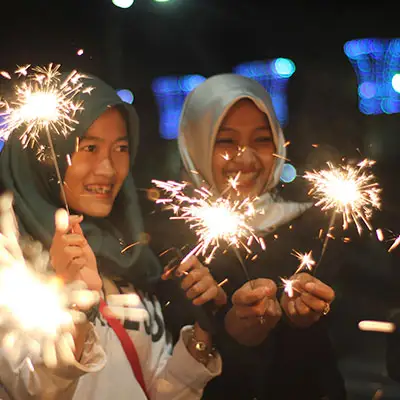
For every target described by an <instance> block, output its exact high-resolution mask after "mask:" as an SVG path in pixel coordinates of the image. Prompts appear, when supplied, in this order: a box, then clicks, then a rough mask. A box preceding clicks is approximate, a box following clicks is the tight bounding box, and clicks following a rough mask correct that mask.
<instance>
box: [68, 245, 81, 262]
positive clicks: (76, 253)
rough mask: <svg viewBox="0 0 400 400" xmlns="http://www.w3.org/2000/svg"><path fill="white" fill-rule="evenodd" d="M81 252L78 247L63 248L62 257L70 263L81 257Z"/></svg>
mask: <svg viewBox="0 0 400 400" xmlns="http://www.w3.org/2000/svg"><path fill="white" fill-rule="evenodd" d="M82 256H83V250H82V248H81V247H78V246H66V247H65V248H64V257H65V259H66V260H67V261H68V262H71V261H72V260H73V259H74V258H78V257H82Z"/></svg>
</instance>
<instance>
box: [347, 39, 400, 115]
mask: <svg viewBox="0 0 400 400" xmlns="http://www.w3.org/2000/svg"><path fill="white" fill-rule="evenodd" d="M344 52H345V54H346V55H347V57H348V58H349V61H350V62H351V64H352V66H353V68H354V71H355V73H356V75H357V81H358V96H359V103H358V106H359V109H360V111H361V112H362V113H363V114H367V115H376V114H382V113H386V114H392V113H399V112H400V74H399V73H398V72H399V70H400V39H374V38H368V39H357V40H351V41H349V42H346V43H345V45H344Z"/></svg>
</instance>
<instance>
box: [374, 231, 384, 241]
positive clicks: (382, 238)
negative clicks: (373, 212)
mask: <svg viewBox="0 0 400 400" xmlns="http://www.w3.org/2000/svg"><path fill="white" fill-rule="evenodd" d="M376 237H377V238H378V240H379V241H380V242H383V240H384V239H385V237H384V236H383V232H382V229H377V230H376Z"/></svg>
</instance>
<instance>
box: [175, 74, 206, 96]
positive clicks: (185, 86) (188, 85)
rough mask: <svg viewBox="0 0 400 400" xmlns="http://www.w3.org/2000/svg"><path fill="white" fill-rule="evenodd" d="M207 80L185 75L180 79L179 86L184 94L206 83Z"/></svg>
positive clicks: (201, 77) (202, 77)
mask: <svg viewBox="0 0 400 400" xmlns="http://www.w3.org/2000/svg"><path fill="white" fill-rule="evenodd" d="M205 80H206V78H205V77H204V76H201V75H185V76H182V78H180V79H179V86H180V88H181V89H182V90H183V91H184V92H187V93H188V92H191V91H192V90H193V89H195V88H196V87H197V86H199V85H200V83H202V82H204V81H205Z"/></svg>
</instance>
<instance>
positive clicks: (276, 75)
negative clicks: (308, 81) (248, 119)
mask: <svg viewBox="0 0 400 400" xmlns="http://www.w3.org/2000/svg"><path fill="white" fill-rule="evenodd" d="M295 71H296V66H295V64H294V62H293V61H292V60H289V59H288V58H276V59H273V60H269V61H252V62H249V63H244V64H240V65H238V66H237V67H236V68H234V72H235V73H236V74H239V75H243V76H247V77H248V78H252V79H254V80H256V81H258V82H259V83H260V84H261V85H262V86H263V87H264V88H265V89H266V90H267V91H268V93H269V94H270V96H271V99H272V104H273V106H274V109H275V112H276V116H277V118H278V120H279V122H280V123H281V125H282V126H284V125H286V124H287V122H288V106H287V96H286V88H287V84H288V81H289V78H290V77H291V76H292V75H293V74H294V72H295Z"/></svg>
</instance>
